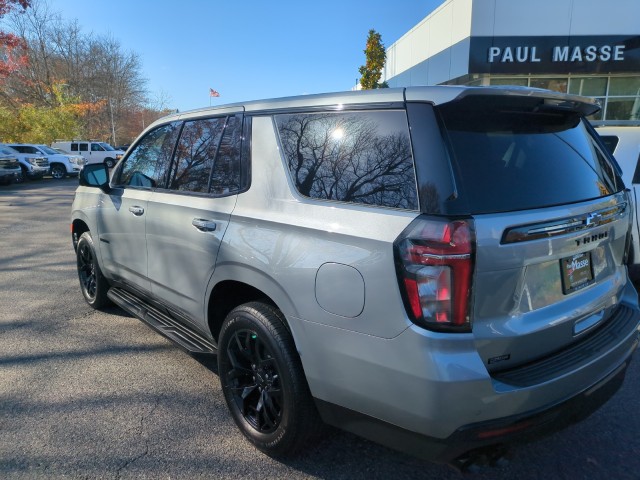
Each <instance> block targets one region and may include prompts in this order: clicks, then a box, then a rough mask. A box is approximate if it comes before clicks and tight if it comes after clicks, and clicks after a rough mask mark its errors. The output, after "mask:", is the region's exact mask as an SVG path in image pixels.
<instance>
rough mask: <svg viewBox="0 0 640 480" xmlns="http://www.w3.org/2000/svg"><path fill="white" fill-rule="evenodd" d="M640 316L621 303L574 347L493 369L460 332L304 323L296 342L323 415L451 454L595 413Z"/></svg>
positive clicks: (409, 448) (359, 430)
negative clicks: (361, 329)
mask: <svg viewBox="0 0 640 480" xmlns="http://www.w3.org/2000/svg"><path fill="white" fill-rule="evenodd" d="M639 320H640V312H639V310H638V306H637V304H636V303H635V302H631V303H622V304H621V305H619V307H618V309H617V310H616V311H615V313H613V315H612V317H611V318H610V319H609V320H608V321H607V322H606V323H605V324H604V325H602V326H601V327H600V328H598V329H597V330H595V331H594V332H592V333H591V334H590V335H588V336H586V337H585V338H584V340H583V341H581V342H580V343H578V344H574V345H572V347H571V348H569V349H566V350H563V351H562V352H557V353H556V354H554V355H551V356H550V357H547V358H544V359H541V360H539V361H537V362H534V363H532V364H528V365H523V366H520V367H517V368H513V369H511V370H509V371H503V372H499V373H494V374H489V373H488V372H487V369H486V368H485V366H484V362H483V361H482V359H481V358H480V357H479V356H478V354H477V351H476V349H475V344H474V341H473V337H472V335H466V334H461V335H447V334H433V333H432V332H431V333H429V332H425V331H424V330H421V329H418V328H410V329H408V330H407V331H405V332H404V333H403V334H401V335H399V336H398V337H395V338H393V339H379V338H373V337H365V336H363V335H361V334H357V333H354V332H348V331H345V330H339V329H326V327H322V326H319V325H317V324H313V323H310V322H302V324H298V325H296V326H297V327H301V329H298V328H296V343H297V345H298V346H299V350H300V353H301V358H302V361H303V365H304V369H305V372H306V374H307V379H308V380H309V386H310V389H311V392H312V394H313V396H314V398H315V399H316V402H317V405H318V409H319V411H320V413H321V415H322V417H323V419H324V420H325V421H326V422H327V423H329V424H332V425H335V426H337V427H339V428H342V429H345V430H348V431H351V432H353V433H356V434H358V435H361V436H363V437H365V438H368V439H370V440H373V441H376V442H378V443H381V444H383V445H387V446H389V447H391V448H395V449H399V450H402V451H405V452H407V453H410V454H413V455H415V456H418V457H421V458H425V459H428V460H430V461H436V462H448V461H451V460H453V459H454V458H457V457H458V456H460V455H461V454H463V453H465V452H467V451H469V450H473V449H476V448H480V447H484V446H488V445H494V444H500V443H505V442H513V441H516V440H518V439H527V438H529V437H532V436H538V435H541V434H545V433H548V432H551V431H555V430H559V429H562V428H564V427H566V426H567V425H569V424H571V423H574V422H576V421H578V420H580V419H581V418H584V417H586V416H588V415H589V414H590V413H592V412H593V411H595V410H596V409H597V408H599V407H600V406H601V405H602V404H603V403H604V402H606V401H607V400H608V399H609V398H610V397H611V395H613V394H614V393H615V392H616V391H617V390H618V388H620V385H621V384H622V380H623V378H624V374H625V371H626V366H627V365H628V363H629V361H630V359H631V356H632V354H633V352H634V351H635V350H636V348H637V347H638V343H639V330H638V324H639ZM322 337H324V338H322ZM321 338H322V341H320V340H319V339H321ZM320 346H323V347H324V348H321V347H320ZM327 346H328V347H327ZM327 348H328V349H329V351H328V352H327V350H326V349H327Z"/></svg>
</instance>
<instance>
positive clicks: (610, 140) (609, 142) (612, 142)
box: [600, 135, 620, 155]
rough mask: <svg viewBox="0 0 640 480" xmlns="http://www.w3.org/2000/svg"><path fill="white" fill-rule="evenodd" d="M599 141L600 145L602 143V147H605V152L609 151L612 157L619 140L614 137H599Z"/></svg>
mask: <svg viewBox="0 0 640 480" xmlns="http://www.w3.org/2000/svg"><path fill="white" fill-rule="evenodd" d="M600 139H601V140H602V143H604V146H605V147H607V150H609V153H610V154H611V155H613V152H615V151H616V147H617V146H618V142H619V141H620V139H619V138H618V137H616V136H615V135H600Z"/></svg>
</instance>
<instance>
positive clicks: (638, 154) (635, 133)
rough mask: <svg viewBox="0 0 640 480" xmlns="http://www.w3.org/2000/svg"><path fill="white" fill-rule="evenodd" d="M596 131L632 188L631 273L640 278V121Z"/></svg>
mask: <svg viewBox="0 0 640 480" xmlns="http://www.w3.org/2000/svg"><path fill="white" fill-rule="evenodd" d="M596 131H597V132H598V134H599V135H600V138H601V139H602V142H603V143H604V144H605V146H606V147H607V149H608V150H609V151H610V152H611V153H612V154H613V156H614V157H615V159H616V160H617V161H618V164H619V165H620V168H621V169H622V179H623V180H624V184H625V185H626V186H627V187H628V188H629V189H630V190H631V196H632V198H633V201H634V203H635V205H636V209H635V215H634V216H633V227H632V230H631V235H632V238H633V242H632V248H631V256H630V258H629V275H630V276H631V277H632V278H633V279H634V280H640V227H639V226H638V215H639V212H638V209H639V206H640V204H639V203H638V200H639V199H640V191H639V190H640V122H635V123H634V124H624V125H598V126H596Z"/></svg>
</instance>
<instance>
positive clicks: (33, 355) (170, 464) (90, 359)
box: [0, 179, 640, 480]
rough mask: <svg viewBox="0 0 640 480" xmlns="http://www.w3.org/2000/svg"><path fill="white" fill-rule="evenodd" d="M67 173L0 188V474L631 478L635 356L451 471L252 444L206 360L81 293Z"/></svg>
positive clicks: (345, 443)
mask: <svg viewBox="0 0 640 480" xmlns="http://www.w3.org/2000/svg"><path fill="white" fill-rule="evenodd" d="M76 184H77V180H75V179H65V180H60V181H56V180H53V179H44V180H42V181H37V182H27V183H25V184H22V185H12V186H9V187H0V478H2V479H39V478H56V479H57V478H71V479H75V478H78V479H80V478H91V479H93V478H105V479H120V478H123V479H124V478H149V479H170V478H171V479H182V478H185V479H186V478H189V479H193V478H206V479H217V478H255V479H285V478H286V479H352V478H353V479H359V478H362V479H365V478H366V479H402V478H407V479H422V478H424V479H445V480H447V479H460V478H473V479H478V480H485V479H498V480H500V479H514V478H517V479H518V480H529V479H547V480H550V479H570V480H576V479H589V480H594V479H595V480H597V479H607V480H608V479H620V480H626V479H635V480H637V479H640V436H639V435H638V432H639V430H640V415H639V410H640V400H639V396H640V388H639V387H640V359H638V358H635V359H634V361H633V362H632V364H631V366H630V368H629V370H628V373H627V379H626V381H625V384H624V385H623V387H622V389H621V390H620V391H619V392H618V393H617V395H616V396H615V397H614V398H613V399H612V400H611V401H610V402H609V403H607V404H606V405H605V406H604V407H603V408H602V409H600V410H599V411H598V412H596V413H595V414H593V415H592V416H591V417H590V418H588V419H587V420H585V421H584V422H582V423H580V424H578V425H575V426H573V427H571V428H569V429H568V430H565V431H562V432H560V433H557V434H555V435H552V436H550V437H548V438H545V439H542V440H539V441H536V442H534V443H530V444H527V445H523V446H517V447H514V448H513V449H511V451H510V454H509V456H508V457H507V461H506V462H504V464H501V465H499V466H495V467H487V468H484V469H481V470H480V471H479V472H475V473H467V474H465V475H462V474H461V473H459V472H457V471H456V470H454V469H453V468H451V467H449V466H446V465H434V464H431V463H427V462H424V461H421V460H418V459H415V458H413V457H410V456H407V455H404V454H401V453H397V452H395V451H392V450H389V449H386V448H384V447H381V446H378V445H376V444H374V443H371V442H368V441H366V440H363V439H360V438H358V437H355V436H353V435H350V434H347V433H342V432H338V431H335V432H330V434H329V435H327V437H326V438H325V439H323V440H322V441H321V442H319V443H318V444H317V445H316V446H314V447H313V448H311V449H310V450H309V451H307V452H305V453H304V454H303V455H302V456H299V457H297V458H294V459H288V460H275V459H272V458H270V457H268V456H265V455H264V454H262V453H260V452H258V451H257V450H255V449H254V448H253V447H252V446H251V445H250V444H249V443H247V442H246V441H245V440H244V438H243V437H242V435H241V434H240V433H239V431H238V430H237V429H236V427H235V424H234V423H233V421H232V419H231V416H230V415H229V413H228V412H227V408H226V405H225V402H224V398H223V395H222V392H221V390H220V384H219V380H218V376H217V373H216V368H215V358H207V357H194V356H191V355H188V354H186V353H184V352H183V351H182V350H180V349H178V348H177V347H175V346H173V344H171V343H170V342H169V341H167V340H165V339H164V338H163V337H161V336H159V335H158V334H156V333H154V332H153V331H152V330H151V329H149V328H148V327H146V326H145V325H144V324H142V323H141V322H140V321H138V320H136V319H134V318H132V317H130V316H128V315H127V314H125V313H124V312H123V311H122V310H120V309H118V308H116V307H112V308H110V309H108V310H105V311H102V312H98V311H94V310H92V309H91V308H90V307H88V306H87V305H86V304H85V302H84V300H83V298H82V295H81V293H80V289H79V285H78V279H77V274H76V270H75V255H74V252H73V248H72V246H71V237H70V233H69V216H70V209H71V202H72V200H73V194H74V190H75V187H76Z"/></svg>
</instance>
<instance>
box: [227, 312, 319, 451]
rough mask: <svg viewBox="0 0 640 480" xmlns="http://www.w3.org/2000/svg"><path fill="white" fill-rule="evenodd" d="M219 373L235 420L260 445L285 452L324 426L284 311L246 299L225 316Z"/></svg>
mask: <svg viewBox="0 0 640 480" xmlns="http://www.w3.org/2000/svg"><path fill="white" fill-rule="evenodd" d="M218 345H219V351H218V373H219V375H220V383H221V385H222V391H223V393H224V396H225V400H226V402H227V406H228V407H229V410H230V411H231V414H232V416H233V419H234V421H235V422H236V425H237V426H238V428H239V429H240V431H241V432H242V433H243V434H244V436H245V437H246V438H247V439H248V440H249V441H250V442H251V443H253V444H254V445H255V446H256V447H257V448H258V449H259V450H261V451H263V452H264V453H266V454H268V455H272V456H282V455H290V454H293V453H295V452H297V451H298V450H300V449H302V448H304V447H305V446H306V445H307V444H308V443H309V442H310V440H312V439H315V438H316V437H318V436H319V435H320V434H321V433H322V431H323V424H322V421H321V420H320V417H319V415H318V412H317V410H316V407H315V404H314V402H313V399H312V397H311V393H310V391H309V387H308V385H307V381H306V378H305V376H304V370H303V368H302V364H301V362H300V358H299V356H298V352H297V350H296V348H295V344H294V342H293V337H292V336H291V332H290V331H289V329H288V328H287V326H286V323H285V320H284V315H283V314H282V312H280V310H278V309H277V308H275V307H274V306H272V305H269V304H266V303H262V302H251V303H247V304H244V305H241V306H239V307H237V308H236V309H234V310H233V311H232V312H231V313H229V315H227V318H226V319H225V321H224V323H223V325H222V329H221V331H220V338H219V342H218Z"/></svg>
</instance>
